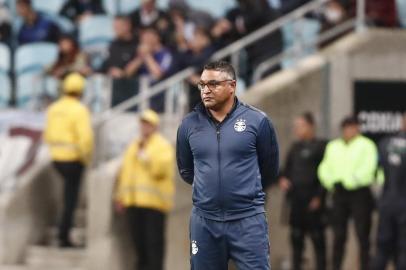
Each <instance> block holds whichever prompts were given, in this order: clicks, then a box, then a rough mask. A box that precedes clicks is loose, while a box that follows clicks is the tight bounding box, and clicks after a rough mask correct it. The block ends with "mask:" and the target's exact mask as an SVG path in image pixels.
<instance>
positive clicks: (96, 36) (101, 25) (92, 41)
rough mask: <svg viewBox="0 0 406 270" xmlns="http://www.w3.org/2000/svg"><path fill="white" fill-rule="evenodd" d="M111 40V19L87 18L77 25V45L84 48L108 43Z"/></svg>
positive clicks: (101, 17) (102, 17)
mask: <svg viewBox="0 0 406 270" xmlns="http://www.w3.org/2000/svg"><path fill="white" fill-rule="evenodd" d="M113 38H114V30H113V19H112V18H111V17H109V16H104V15H96V16H91V17H87V18H85V19H83V20H82V21H81V22H80V24H79V43H80V45H81V46H82V47H84V48H86V47H89V46H93V45H97V44H106V43H109V42H111V40H113Z"/></svg>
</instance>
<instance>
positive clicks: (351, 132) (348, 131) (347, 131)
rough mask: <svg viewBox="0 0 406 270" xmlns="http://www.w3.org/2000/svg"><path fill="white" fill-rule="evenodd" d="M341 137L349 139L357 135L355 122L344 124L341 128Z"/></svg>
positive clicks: (357, 129)
mask: <svg viewBox="0 0 406 270" xmlns="http://www.w3.org/2000/svg"><path fill="white" fill-rule="evenodd" d="M342 133H343V138H344V140H346V141H349V140H351V139H353V138H354V137H356V136H357V135H359V133H360V131H359V126H358V125H357V124H351V125H346V126H344V127H343V129H342Z"/></svg>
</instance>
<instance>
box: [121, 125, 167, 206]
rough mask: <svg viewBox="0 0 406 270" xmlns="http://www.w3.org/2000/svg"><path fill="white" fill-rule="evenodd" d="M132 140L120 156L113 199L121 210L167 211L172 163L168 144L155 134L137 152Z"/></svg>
mask: <svg viewBox="0 0 406 270" xmlns="http://www.w3.org/2000/svg"><path fill="white" fill-rule="evenodd" d="M139 143H140V141H139V140H136V141H134V142H133V143H132V144H131V145H130V147H129V148H128V149H127V151H126V152H125V155H124V160H123V165H122V167H121V169H120V172H119V177H118V183H117V186H116V194H115V198H116V200H117V201H119V202H121V203H122V204H123V205H124V206H125V207H130V206H134V207H143V208H152V209H157V210H160V211H162V212H168V211H169V210H171V209H172V207H173V196H174V192H175V187H174V181H173V178H174V161H175V153H174V149H173V147H172V145H171V144H170V143H169V142H168V141H167V140H166V139H165V138H163V137H162V136H161V135H159V134H157V133H155V134H153V135H152V136H151V138H149V139H148V141H147V142H146V145H145V146H144V149H143V150H142V151H139Z"/></svg>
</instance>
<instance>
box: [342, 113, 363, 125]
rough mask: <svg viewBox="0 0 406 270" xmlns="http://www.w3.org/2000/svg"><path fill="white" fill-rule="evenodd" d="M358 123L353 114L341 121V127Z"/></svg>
mask: <svg viewBox="0 0 406 270" xmlns="http://www.w3.org/2000/svg"><path fill="white" fill-rule="evenodd" d="M356 125H359V121H358V118H357V117H356V116H355V115H350V116H347V117H345V118H344V119H343V121H341V128H345V127H348V126H356Z"/></svg>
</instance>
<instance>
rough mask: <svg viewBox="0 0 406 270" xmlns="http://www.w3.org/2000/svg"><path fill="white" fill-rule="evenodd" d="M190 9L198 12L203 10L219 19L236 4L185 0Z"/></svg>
mask: <svg viewBox="0 0 406 270" xmlns="http://www.w3.org/2000/svg"><path fill="white" fill-rule="evenodd" d="M186 2H187V3H188V4H189V5H190V7H192V8H194V9H198V10H203V11H206V12H208V13H210V14H211V15H212V16H214V17H217V18H218V17H221V16H224V14H225V13H226V12H227V11H228V10H229V9H231V8H233V7H234V6H235V5H236V3H235V1H234V0H205V1H202V0H186Z"/></svg>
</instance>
